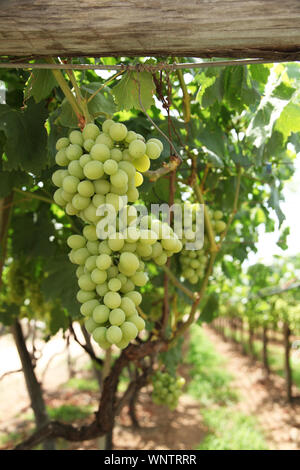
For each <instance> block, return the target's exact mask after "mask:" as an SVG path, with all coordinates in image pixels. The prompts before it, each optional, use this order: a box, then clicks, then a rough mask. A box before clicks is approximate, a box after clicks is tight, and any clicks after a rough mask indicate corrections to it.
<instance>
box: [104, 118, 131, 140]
mask: <svg viewBox="0 0 300 470" xmlns="http://www.w3.org/2000/svg"><path fill="white" fill-rule="evenodd" d="M108 133H109V135H110V137H111V138H112V139H113V140H115V141H116V142H120V141H121V140H124V139H125V138H126V136H127V127H126V126H125V125H124V124H122V123H120V122H114V123H113V124H111V125H110V126H109V130H108Z"/></svg>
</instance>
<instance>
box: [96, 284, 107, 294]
mask: <svg viewBox="0 0 300 470" xmlns="http://www.w3.org/2000/svg"><path fill="white" fill-rule="evenodd" d="M96 291H97V294H98V295H99V296H100V297H104V295H105V294H107V292H108V291H109V288H108V285H107V282H104V283H103V284H99V285H98V286H96Z"/></svg>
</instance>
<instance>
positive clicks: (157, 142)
mask: <svg viewBox="0 0 300 470" xmlns="http://www.w3.org/2000/svg"><path fill="white" fill-rule="evenodd" d="M149 142H154V143H155V144H156V145H158V146H159V148H160V151H161V152H162V151H163V148H164V147H163V144H162V143H161V141H160V140H159V139H155V138H154V137H152V138H151V139H149V140H148V141H147V143H149Z"/></svg>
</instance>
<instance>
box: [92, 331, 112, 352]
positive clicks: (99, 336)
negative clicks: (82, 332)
mask: <svg viewBox="0 0 300 470" xmlns="http://www.w3.org/2000/svg"><path fill="white" fill-rule="evenodd" d="M106 331H107V328H105V326H97V327H96V328H95V329H94V331H93V338H94V340H95V341H96V342H97V343H98V344H101V346H102V345H103V346H102V347H103V349H107V348H109V347H110V343H108V341H106Z"/></svg>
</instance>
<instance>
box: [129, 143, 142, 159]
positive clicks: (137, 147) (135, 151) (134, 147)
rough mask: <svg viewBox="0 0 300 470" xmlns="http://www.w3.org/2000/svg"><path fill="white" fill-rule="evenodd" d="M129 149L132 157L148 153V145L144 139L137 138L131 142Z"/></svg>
mask: <svg viewBox="0 0 300 470" xmlns="http://www.w3.org/2000/svg"><path fill="white" fill-rule="evenodd" d="M128 150H129V153H130V155H131V157H132V158H134V159H136V158H140V157H143V155H145V153H146V145H145V143H144V142H143V141H142V140H138V139H136V140H133V141H132V142H130V144H129V147H128Z"/></svg>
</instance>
